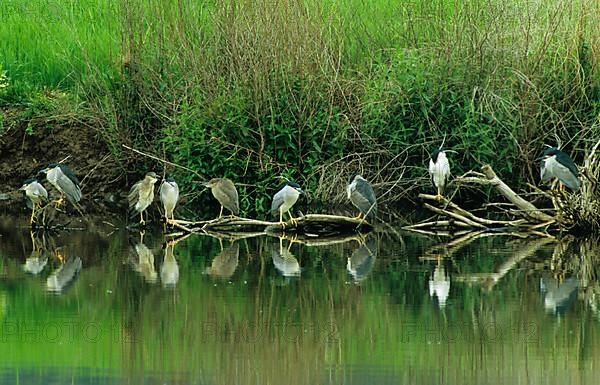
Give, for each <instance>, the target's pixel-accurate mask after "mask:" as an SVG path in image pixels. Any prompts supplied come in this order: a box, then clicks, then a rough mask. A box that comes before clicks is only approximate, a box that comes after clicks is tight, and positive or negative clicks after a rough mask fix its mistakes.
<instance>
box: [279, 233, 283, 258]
mask: <svg viewBox="0 0 600 385" xmlns="http://www.w3.org/2000/svg"><path fill="white" fill-rule="evenodd" d="M281 254H283V238H282V237H279V255H281Z"/></svg>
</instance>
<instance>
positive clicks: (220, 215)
mask: <svg viewBox="0 0 600 385" xmlns="http://www.w3.org/2000/svg"><path fill="white" fill-rule="evenodd" d="M222 216H223V205H221V211H219V218H221V217H222Z"/></svg>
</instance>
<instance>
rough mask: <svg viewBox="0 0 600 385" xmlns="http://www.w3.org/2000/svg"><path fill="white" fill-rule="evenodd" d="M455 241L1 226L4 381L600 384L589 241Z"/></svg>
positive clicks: (0, 379) (0, 370)
mask: <svg viewBox="0 0 600 385" xmlns="http://www.w3.org/2000/svg"><path fill="white" fill-rule="evenodd" d="M448 241H449V239H446V238H428V237H419V236H414V235H408V234H404V233H398V234H391V233H380V234H374V235H371V236H370V237H369V238H368V239H367V240H366V242H365V243H364V244H363V245H362V246H361V245H360V244H359V243H358V242H356V241H349V242H345V243H339V244H335V245H329V246H318V247H317V246H307V245H301V244H292V245H291V246H289V242H288V241H287V240H283V241H282V243H281V245H280V242H279V240H278V239H277V238H269V237H261V238H253V239H247V240H241V241H237V242H236V243H230V242H228V241H224V242H223V250H221V245H220V243H219V241H218V240H217V239H214V238H210V237H207V236H190V237H188V238H186V239H184V240H182V241H180V242H178V243H177V244H175V245H174V246H165V244H164V238H163V236H162V235H161V234H160V233H151V232H146V233H145V234H144V235H143V237H142V236H140V234H139V233H136V232H128V231H126V230H123V229H118V228H113V226H112V225H110V224H108V223H101V222H99V223H97V224H96V225H93V226H92V225H90V226H89V227H88V229H87V231H70V232H62V233H59V234H54V235H50V234H46V235H43V234H33V235H32V234H30V232H29V230H28V229H27V228H25V227H20V225H19V226H17V227H15V224H14V222H11V221H8V220H3V221H0V256H1V259H0V274H1V276H0V277H1V278H0V282H1V283H0V321H1V329H0V355H1V357H2V360H1V361H0V383H2V384H5V383H6V384H14V383H20V384H63V383H69V384H71V383H75V384H121V383H126V384H139V383H145V384H342V383H344V384H508V383H515V384H564V383H576V384H579V383H581V384H583V383H590V384H592V383H596V380H597V375H596V373H597V371H598V369H599V366H600V340H599V339H598V336H599V331H600V325H599V318H598V315H599V313H598V307H597V304H600V303H599V302H597V300H596V298H597V296H596V292H599V291H598V290H597V287H598V284H597V282H596V281H595V277H596V272H595V270H594V269H595V264H594V263H593V256H591V257H590V256H585V255H584V254H585V253H588V254H589V255H598V254H597V253H595V251H594V250H597V249H595V248H594V247H595V246H594V245H593V244H590V243H586V244H578V243H575V242H574V243H571V244H569V245H566V246H565V245H564V244H560V245H558V244H556V243H554V242H552V241H549V240H533V241H532V240H515V239H512V238H510V237H504V236H498V237H484V238H478V239H474V240H470V241H467V242H466V243H464V244H459V245H458V246H453V245H452V244H450V245H446V246H445V247H437V246H436V245H439V244H441V243H444V242H448ZM33 244H35V250H34V247H33V246H34V245H33ZM288 247H289V250H288ZM590 258H591V259H590ZM44 261H46V262H44ZM79 263H80V265H79ZM25 266H26V268H25ZM79 266H81V268H80V270H79V271H78V272H77V270H78V268H79ZM25 269H28V270H29V272H26V271H25ZM49 289H52V290H51V291H49ZM598 298H600V297H598Z"/></svg>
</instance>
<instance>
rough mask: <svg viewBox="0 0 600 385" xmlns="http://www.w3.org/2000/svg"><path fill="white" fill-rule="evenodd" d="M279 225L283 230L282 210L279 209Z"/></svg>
mask: <svg viewBox="0 0 600 385" xmlns="http://www.w3.org/2000/svg"><path fill="white" fill-rule="evenodd" d="M279 223H281V227H282V228H283V229H284V230H285V222H284V221H283V210H281V208H280V209H279Z"/></svg>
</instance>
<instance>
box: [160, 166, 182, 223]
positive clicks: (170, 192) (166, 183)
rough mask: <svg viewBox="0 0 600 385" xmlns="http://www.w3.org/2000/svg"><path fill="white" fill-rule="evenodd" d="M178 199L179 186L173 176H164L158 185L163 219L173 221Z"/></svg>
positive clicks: (167, 221)
mask: <svg viewBox="0 0 600 385" xmlns="http://www.w3.org/2000/svg"><path fill="white" fill-rule="evenodd" d="M178 200H179V186H177V183H176V182H175V179H173V177H170V176H168V177H166V178H165V179H164V180H163V182H162V184H161V185H160V201H161V203H162V205H163V208H164V209H165V221H166V223H167V224H168V223H171V222H174V221H175V214H174V211H175V205H176V204H177V201H178Z"/></svg>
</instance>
